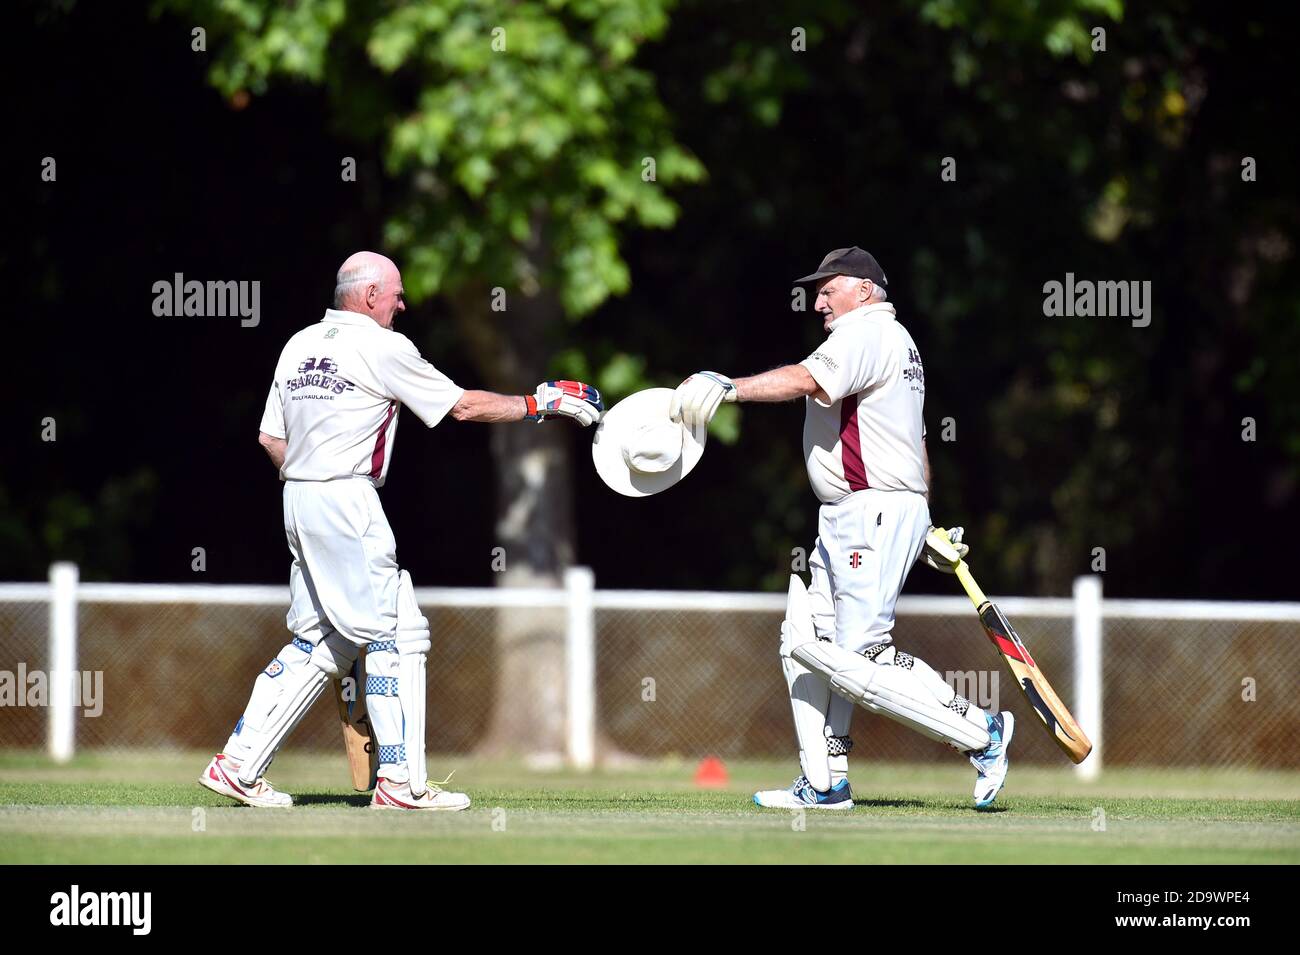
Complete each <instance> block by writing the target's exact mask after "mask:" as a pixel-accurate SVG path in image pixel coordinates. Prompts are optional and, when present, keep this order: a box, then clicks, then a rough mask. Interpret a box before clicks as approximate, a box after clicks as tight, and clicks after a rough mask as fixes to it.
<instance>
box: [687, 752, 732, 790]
mask: <svg viewBox="0 0 1300 955" xmlns="http://www.w3.org/2000/svg"><path fill="white" fill-rule="evenodd" d="M695 785H697V786H699V787H700V788H701V789H721V788H722V787H724V786H726V785H727V767H726V766H724V765H723V764H722V760H720V759H718V757H716V756H706V757H704V758H703V759H702V760H700V765H699V767H698V768H696V770H695Z"/></svg>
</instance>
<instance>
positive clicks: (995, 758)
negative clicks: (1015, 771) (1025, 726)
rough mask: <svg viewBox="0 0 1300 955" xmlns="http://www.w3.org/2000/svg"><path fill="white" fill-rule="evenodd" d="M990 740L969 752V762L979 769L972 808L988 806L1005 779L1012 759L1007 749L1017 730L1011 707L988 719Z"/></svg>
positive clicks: (996, 796)
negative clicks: (982, 747)
mask: <svg viewBox="0 0 1300 955" xmlns="http://www.w3.org/2000/svg"><path fill="white" fill-rule="evenodd" d="M988 719H989V738H990V739H991V740H992V742H990V743H989V745H988V747H987V748H986V749H983V750H981V751H980V752H978V753H972V754H971V758H970V761H971V765H973V766H974V767H975V768H976V769H977V770H978V771H979V775H978V776H977V777H976V778H975V808H976V809H987V808H988V807H989V806H991V805H993V800H994V799H996V798H998V793H999V792H1001V791H1002V787H1003V785H1004V784H1005V783H1006V781H1007V767H1008V766H1010V765H1011V760H1010V759H1008V758H1007V750H1008V749H1010V747H1011V734H1012V733H1014V732H1015V731H1016V718H1015V716H1013V715H1012V713H1011V711H1010V710H1003V711H1002V712H1001V713H999V714H998V715H997V716H990V717H989V718H988Z"/></svg>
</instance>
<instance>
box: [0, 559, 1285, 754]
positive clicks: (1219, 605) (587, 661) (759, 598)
mask: <svg viewBox="0 0 1300 955" xmlns="http://www.w3.org/2000/svg"><path fill="white" fill-rule="evenodd" d="M415 596H416V600H417V602H418V603H419V604H420V605H421V606H422V607H423V606H438V607H456V608H488V609H498V608H503V607H521V608H563V609H565V610H566V621H567V622H566V631H567V632H566V639H565V669H566V674H565V677H566V678H565V683H566V690H567V692H566V693H565V700H566V708H567V712H566V727H567V733H566V748H567V756H568V759H569V762H570V764H571V765H573V766H574V767H575V768H579V769H590V768H591V767H592V766H594V764H595V755H596V739H597V730H596V611H597V610H623V611H674V610H680V611H712V612H722V613H725V612H753V611H762V612H773V613H780V612H781V611H783V610H784V609H785V595H784V594H775V593H770V594H769V593H733V592H720V591H655V590H596V589H595V577H594V575H593V573H592V571H591V570H590V569H589V568H586V567H574V568H570V569H569V570H568V571H567V573H566V574H565V580H564V587H563V588H562V589H532V588H527V589H526V588H510V589H507V588H492V587H485V588H446V587H418V588H416V591H415ZM288 598H289V593H288V588H287V587H281V586H269V585H267V586H263V585H224V584H130V583H80V582H79V579H78V571H77V567H76V565H74V564H69V563H58V564H54V565H53V566H51V568H50V578H49V582H48V583H27V584H0V603H6V602H45V603H48V607H49V657H48V659H49V665H50V674H49V676H50V687H51V695H50V706H49V715H48V736H47V748H48V752H49V754H50V756H51V757H52V758H53V759H55V760H56V761H60V762H65V761H67V760H69V759H71V758H72V755H73V753H74V751H75V727H76V719H75V715H76V699H75V694H74V689H75V686H74V682H73V681H72V680H71V679H69V678H64V676H63V675H64V674H74V673H75V672H76V669H77V607H78V603H79V602H80V601H82V600H86V601H94V602H96V603H110V604H112V603H118V604H160V605H165V604H174V603H202V604H208V605H220V604H226V605H243V606H262V607H284V606H287V604H288ZM998 605H999V606H1000V607H1001V608H1002V609H1003V610H1004V611H1005V613H1006V614H1007V616H1008V617H1009V618H1010V619H1011V620H1012V622H1013V623H1014V622H1015V620H1016V619H1017V617H1020V616H1024V617H1038V618H1057V619H1069V620H1072V622H1073V644H1074V646H1073V651H1074V652H1073V660H1074V667H1073V671H1074V680H1073V685H1072V686H1069V687H1066V686H1060V685H1058V686H1057V689H1058V691H1060V692H1061V693H1062V695H1063V696H1065V697H1066V700H1067V702H1068V703H1069V704H1070V705H1071V707H1072V710H1073V712H1074V715H1075V717H1076V718H1077V719H1078V722H1079V724H1080V725H1081V726H1083V727H1084V728H1085V730H1086V731H1087V732H1088V733H1089V734H1090V736H1091V738H1092V741H1093V752H1092V755H1091V756H1090V757H1089V758H1088V759H1087V760H1086V761H1085V762H1084V763H1083V764H1082V765H1080V766H1078V767H1076V771H1077V772H1078V773H1079V775H1080V776H1082V777H1083V778H1085V779H1090V778H1095V777H1096V776H1097V774H1098V773H1099V772H1100V771H1101V768H1102V765H1103V750H1104V747H1103V740H1102V726H1103V723H1104V713H1103V709H1102V707H1103V682H1102V669H1103V667H1102V664H1103V656H1104V653H1105V648H1104V637H1103V633H1104V626H1103V624H1104V621H1107V620H1123V619H1134V620H1163V621H1173V620H1209V621H1273V622H1284V623H1300V603H1245V602H1241V603H1239V602H1213V601H1201V600H1196V601H1179V600H1116V599H1103V597H1102V585H1101V578H1100V577H1097V576H1089V577H1080V578H1078V579H1076V580H1075V582H1074V588H1073V596H1072V597H1069V598H1066V597H1003V598H998ZM961 614H970V615H971V616H973V615H974V614H973V608H972V607H971V606H970V602H969V601H968V600H967V599H966V598H965V597H957V596H954V597H934V596H903V597H902V598H900V599H899V601H898V615H899V617H900V618H907V617H937V616H957V615H961ZM1029 642H1030V645H1031V649H1032V647H1033V640H1032V639H1030V641H1029ZM1048 678H1049V679H1052V678H1053V675H1052V674H1050V673H1049V674H1048Z"/></svg>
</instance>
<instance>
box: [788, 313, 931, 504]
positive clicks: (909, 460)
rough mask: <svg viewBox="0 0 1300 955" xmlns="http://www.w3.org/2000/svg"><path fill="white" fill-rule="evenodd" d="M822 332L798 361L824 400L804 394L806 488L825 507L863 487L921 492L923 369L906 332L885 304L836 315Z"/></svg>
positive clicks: (918, 355)
mask: <svg viewBox="0 0 1300 955" xmlns="http://www.w3.org/2000/svg"><path fill="white" fill-rule="evenodd" d="M830 333H831V334H830V337H829V338H828V339H826V341H825V342H824V343H823V344H822V345H821V347H819V348H818V349H817V350H816V351H815V352H813V353H812V354H811V355H809V356H808V357H807V358H805V359H804V360H803V362H801V364H802V365H803V366H804V367H805V368H807V369H808V371H809V372H810V373H811V374H812V376H813V378H814V379H816V381H817V384H818V385H820V386H821V388H822V390H823V391H825V392H826V394H827V396H828V397H829V398H830V400H831V403H830V404H829V405H824V404H822V403H821V402H820V401H818V400H817V399H815V398H812V397H809V398H807V399H805V411H804V423H803V454H804V461H805V463H806V464H807V466H808V480H809V482H810V483H811V484H812V489H813V493H815V494H816V495H817V497H818V498H820V499H821V500H822V501H823V502H824V503H826V504H834V503H835V502H837V501H841V500H843V499H844V498H846V497H848V496H849V495H850V494H852V493H853V492H854V491H862V490H866V489H867V488H879V489H882V490H887V491H916V492H918V493H920V494H924V493H926V491H927V490H928V489H927V488H926V485H925V461H924V457H923V455H924V451H923V449H922V445H921V442H922V440H923V439H924V438H925V422H924V420H923V417H922V410H923V408H924V406H925V369H924V368H923V367H922V365H921V354H920V352H918V351H917V349H916V344H915V343H914V342H913V341H912V336H911V335H909V334H908V333H907V329H905V328H904V327H903V326H902V325H900V324H898V322H897V321H895V320H894V306H893V305H891V304H890V303H888V302H877V303H875V304H873V305H863V306H862V307H861V308H856V309H854V310H853V311H851V312H847V313H845V314H844V315H841V316H840V317H839V318H837V319H835V320H834V321H833V322H831V324H830Z"/></svg>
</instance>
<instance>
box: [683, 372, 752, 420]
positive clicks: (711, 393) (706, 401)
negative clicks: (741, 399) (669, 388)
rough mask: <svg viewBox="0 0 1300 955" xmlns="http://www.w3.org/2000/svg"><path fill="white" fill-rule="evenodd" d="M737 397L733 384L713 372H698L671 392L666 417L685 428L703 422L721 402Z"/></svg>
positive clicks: (711, 418)
mask: <svg viewBox="0 0 1300 955" xmlns="http://www.w3.org/2000/svg"><path fill="white" fill-rule="evenodd" d="M735 400H736V383H735V382H733V381H732V380H731V379H730V378H728V377H727V376H726V375H722V374H719V373H718V372H716V371H697V372H696V373H695V374H693V375H691V377H689V378H687V379H686V380H685V381H683V382H682V383H681V384H680V385H678V386H677V390H676V391H674V392H673V400H672V402H671V403H670V404H669V405H668V417H669V418H671V419H672V420H673V421H680V422H681V423H682V424H684V425H686V426H687V427H688V428H695V427H698V426H700V425H706V424H708V423H709V422H710V421H712V420H713V416H714V415H715V414H717V413H718V406H719V405H720V404H722V403H723V402H724V401H735Z"/></svg>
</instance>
